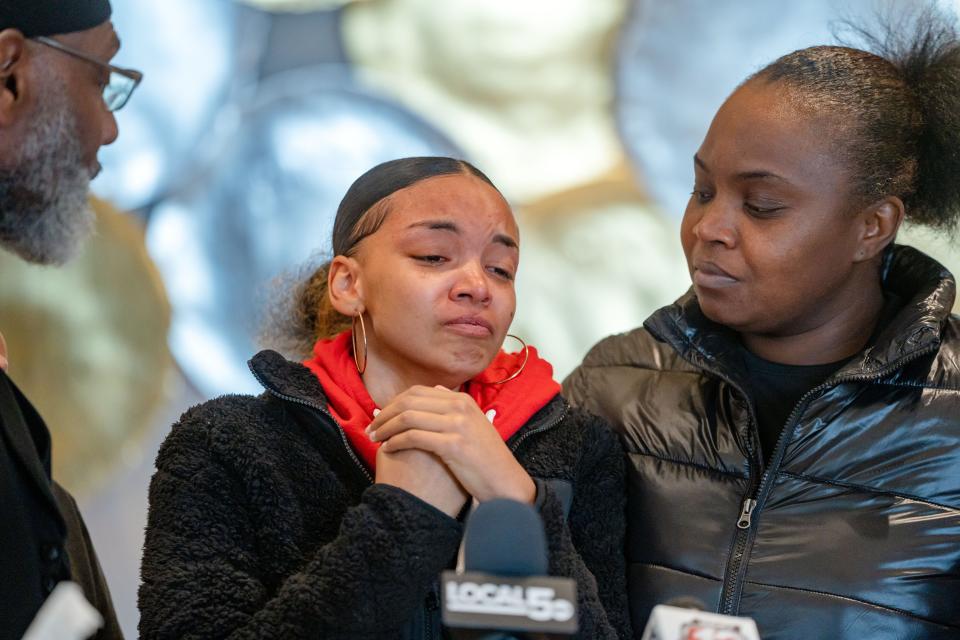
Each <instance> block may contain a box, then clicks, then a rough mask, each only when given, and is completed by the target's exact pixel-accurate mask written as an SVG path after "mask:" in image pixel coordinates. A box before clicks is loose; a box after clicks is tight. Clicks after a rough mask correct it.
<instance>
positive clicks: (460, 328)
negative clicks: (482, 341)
mask: <svg viewBox="0 0 960 640" xmlns="http://www.w3.org/2000/svg"><path fill="white" fill-rule="evenodd" d="M444 326H446V327H447V328H448V329H450V330H451V331H453V332H454V333H458V334H460V335H463V336H467V337H470V338H486V337H488V336H492V335H493V327H492V326H491V325H490V323H489V322H487V321H486V320H484V319H483V318H477V317H474V316H465V317H462V318H454V319H453V320H448V321H447V322H445V323H444Z"/></svg>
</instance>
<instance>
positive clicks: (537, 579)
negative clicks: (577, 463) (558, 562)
mask: <svg viewBox="0 0 960 640" xmlns="http://www.w3.org/2000/svg"><path fill="white" fill-rule="evenodd" d="M461 552H462V554H463V555H462V559H463V563H462V566H463V569H464V570H463V571H460V570H459V569H458V571H444V572H443V574H441V577H440V582H441V585H440V604H441V609H442V621H443V625H444V626H445V627H446V628H447V629H449V630H450V631H451V632H452V635H453V637H454V638H457V640H553V639H555V638H565V637H570V636H572V635H574V634H575V633H576V632H577V591H576V582H575V581H574V580H573V579H571V578H557V577H551V576H548V575H547V567H548V562H547V537H546V534H545V533H544V530H543V521H542V520H541V519H540V514H538V513H537V512H536V510H535V509H534V508H533V507H531V506H529V505H526V504H523V503H521V502H516V501H514V500H491V501H490V502H484V503H482V504H480V505H479V506H478V507H477V508H476V509H474V511H473V512H472V513H471V514H470V516H469V517H468V519H467V527H466V531H465V532H464V538H463V544H462V547H461Z"/></svg>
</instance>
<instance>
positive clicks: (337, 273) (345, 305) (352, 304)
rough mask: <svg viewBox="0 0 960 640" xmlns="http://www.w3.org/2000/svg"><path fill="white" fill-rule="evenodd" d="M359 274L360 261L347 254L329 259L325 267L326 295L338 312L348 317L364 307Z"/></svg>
mask: <svg viewBox="0 0 960 640" xmlns="http://www.w3.org/2000/svg"><path fill="white" fill-rule="evenodd" d="M360 276H361V274H360V263H359V262H357V260H356V259H355V258H348V257H347V256H337V257H336V258H334V259H333V260H331V261H330V267H329V269H327V295H329V296H330V304H331V305H333V308H334V309H336V310H337V312H338V313H340V314H342V315H345V316H347V317H348V318H352V317H353V316H355V315H357V314H358V313H362V312H363V311H364V310H365V309H366V306H365V305H364V299H363V282H362V279H361V277H360Z"/></svg>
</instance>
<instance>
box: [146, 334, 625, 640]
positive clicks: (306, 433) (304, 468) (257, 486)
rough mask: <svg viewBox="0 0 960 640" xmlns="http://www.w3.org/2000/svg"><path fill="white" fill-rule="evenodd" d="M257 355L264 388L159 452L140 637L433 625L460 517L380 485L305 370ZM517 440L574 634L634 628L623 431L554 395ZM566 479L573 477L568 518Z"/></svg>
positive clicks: (417, 634)
mask: <svg viewBox="0 0 960 640" xmlns="http://www.w3.org/2000/svg"><path fill="white" fill-rule="evenodd" d="M251 369H252V370H253V372H254V375H256V377H257V378H258V379H259V380H260V381H261V382H262V383H263V385H264V386H265V387H266V389H267V393H265V394H264V395H262V396H260V397H256V398H254V397H250V396H226V397H223V398H219V399H217V400H213V401H211V402H208V403H205V404H202V405H200V406H198V407H195V408H193V409H191V410H190V411H188V412H187V413H186V414H184V416H183V417H182V418H181V420H180V422H179V423H178V424H177V425H175V426H174V428H173V431H172V432H171V434H170V435H169V437H168V438H167V440H166V442H165V443H164V444H163V447H162V448H161V450H160V454H159V456H158V457H157V472H156V474H155V475H154V477H153V481H152V482H151V485H150V514H149V521H148V525H147V536H146V545H145V548H144V557H143V567H142V578H143V583H142V585H141V587H140V594H139V597H140V602H139V603H140V611H141V619H140V633H141V637H142V638H144V639H145V640H150V639H154V638H228V637H229V638H344V639H346V638H350V639H353V640H362V639H373V638H383V639H387V638H389V639H391V640H395V639H396V638H439V637H440V626H439V611H438V600H437V592H436V585H437V581H438V577H439V573H440V572H441V571H442V570H443V569H446V568H449V567H451V566H452V565H453V562H454V560H455V556H456V553H457V549H458V546H459V544H460V537H461V533H462V526H461V524H460V523H459V522H458V521H457V520H455V519H453V518H450V517H448V516H446V515H445V514H443V513H442V512H440V511H438V510H436V509H434V508H433V507H431V506H430V505H428V504H427V503H425V502H423V501H421V500H419V499H418V498H415V497H414V496H412V495H411V494H409V493H407V492H405V491H402V490H400V489H397V488H394V487H390V486H386V485H373V484H371V480H370V478H369V476H368V473H367V471H366V469H365V468H363V467H362V466H360V463H359V462H358V461H357V459H356V457H355V455H354V454H353V452H352V451H351V450H350V449H349V448H348V447H347V445H346V439H345V436H344V435H343V434H342V432H341V430H340V428H339V427H338V426H337V425H336V423H335V422H334V421H333V419H332V418H331V417H330V415H329V414H328V413H327V411H326V409H325V407H326V406H327V402H326V399H325V397H324V395H323V392H322V389H321V387H320V385H319V384H318V382H317V380H316V378H315V377H314V375H313V374H312V373H311V372H310V371H308V370H307V369H306V368H304V367H303V366H301V365H299V364H296V363H292V362H288V361H287V360H285V359H283V358H282V357H281V356H280V355H278V354H276V353H274V352H271V351H265V352H261V353H260V354H258V355H257V356H256V357H255V358H254V359H253V360H252V361H251ZM508 444H510V446H511V447H512V448H513V450H514V451H515V455H516V456H517V458H518V460H520V462H521V463H522V464H523V466H524V467H525V468H526V469H527V471H528V472H529V473H530V474H531V476H533V477H534V478H535V479H542V480H544V481H549V482H538V490H539V494H538V504H539V506H540V512H541V515H542V516H543V519H544V523H545V526H546V530H547V537H548V546H549V553H550V572H551V574H553V575H562V576H570V577H574V578H576V580H577V583H578V589H579V593H580V595H579V607H580V627H581V633H580V637H582V638H591V639H592V638H611V639H612V638H616V637H617V633H616V631H615V629H616V630H620V631H621V633H623V634H624V637H625V636H626V634H627V633H629V632H628V630H627V629H628V626H629V622H628V614H627V605H626V585H625V571H624V564H623V558H622V545H623V535H624V515H623V512H624V497H623V489H622V487H623V462H622V456H623V453H622V449H621V448H620V446H619V444H618V443H617V439H616V436H615V435H614V434H613V433H612V432H611V431H610V430H609V428H607V427H606V426H605V425H604V424H603V423H602V422H601V421H599V420H598V419H596V418H594V417H592V416H588V415H587V414H585V413H583V412H581V411H579V410H570V409H569V407H568V406H567V405H566V403H565V402H564V401H563V400H562V399H561V398H559V396H558V397H557V398H555V399H554V400H553V401H552V402H550V403H549V404H548V405H547V406H545V407H544V408H543V409H542V410H541V411H540V412H539V413H538V414H537V415H535V416H534V417H533V418H532V419H531V420H530V422H529V423H528V424H527V425H525V426H524V427H523V428H522V429H521V430H520V431H519V432H518V433H517V434H516V435H515V436H514V437H513V438H512V439H511V440H510V442H509V443H508ZM564 483H569V485H566V484H564ZM558 487H570V488H572V489H573V493H572V504H570V507H571V510H570V515H569V520H567V519H565V517H564V505H563V498H562V497H561V496H560V495H559V494H560V493H563V492H562V491H557V490H556V489H557V488H558ZM503 543H504V544H523V541H522V540H504V541H503Z"/></svg>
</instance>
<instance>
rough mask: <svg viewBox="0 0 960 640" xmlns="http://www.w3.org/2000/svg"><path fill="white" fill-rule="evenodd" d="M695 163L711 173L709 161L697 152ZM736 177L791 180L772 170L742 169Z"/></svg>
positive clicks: (694, 156)
mask: <svg viewBox="0 0 960 640" xmlns="http://www.w3.org/2000/svg"><path fill="white" fill-rule="evenodd" d="M693 163H694V164H695V165H697V166H698V167H700V168H701V169H703V170H704V171H706V172H707V173H710V168H709V167H707V163H706V162H704V161H703V159H702V158H700V156H698V155H697V154H693ZM736 178H737V180H780V181H781V182H787V183H789V182H790V181H789V180H787V179H786V178H784V177H783V176H781V175H779V174H776V173H773V172H772V171H741V172H740V173H738V174H737V175H736Z"/></svg>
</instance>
